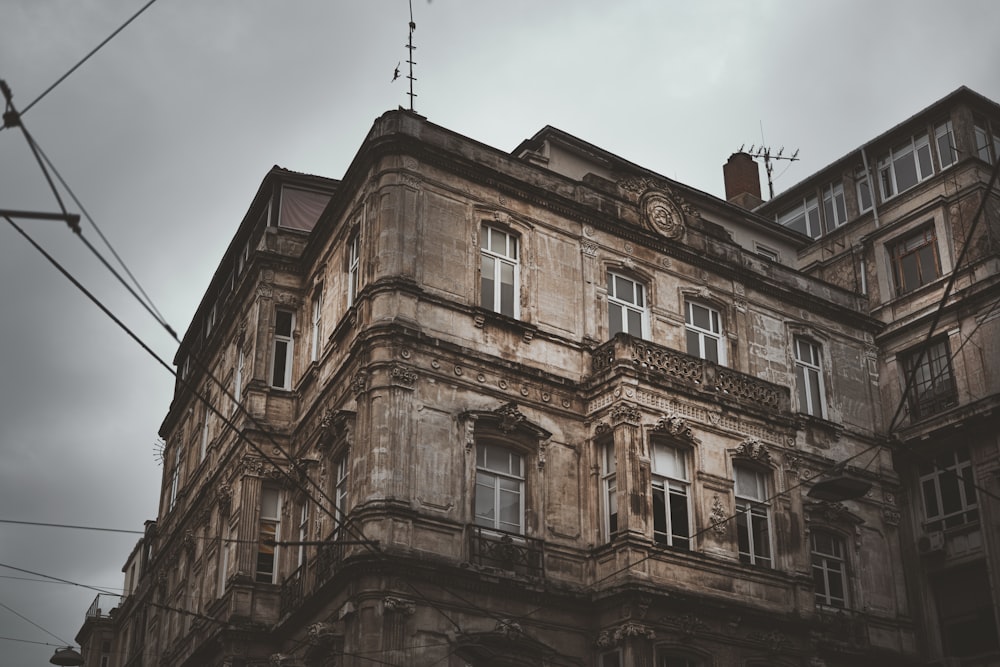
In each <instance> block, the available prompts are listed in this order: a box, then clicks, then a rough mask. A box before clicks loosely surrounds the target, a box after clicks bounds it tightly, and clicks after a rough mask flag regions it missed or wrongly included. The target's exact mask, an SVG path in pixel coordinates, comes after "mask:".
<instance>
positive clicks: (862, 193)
mask: <svg viewBox="0 0 1000 667" xmlns="http://www.w3.org/2000/svg"><path fill="white" fill-rule="evenodd" d="M854 181H855V189H856V191H857V195H858V211H860V212H861V213H867V212H868V211H870V210H872V208H873V207H874V206H875V196H874V194H873V192H872V182H871V179H870V178H869V176H868V171H867V170H866V169H865V168H864V167H860V168H858V169H857V170H856V171H855V172H854ZM866 199H867V200H868V203H867V204H865V200H866Z"/></svg>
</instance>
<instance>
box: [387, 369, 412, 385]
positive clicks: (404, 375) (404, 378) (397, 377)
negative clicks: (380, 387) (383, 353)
mask: <svg viewBox="0 0 1000 667" xmlns="http://www.w3.org/2000/svg"><path fill="white" fill-rule="evenodd" d="M389 377H390V378H391V379H392V383H393V384H395V385H399V386H402V387H412V386H413V383H414V382H416V381H417V374H416V373H414V372H413V371H412V370H410V369H408V368H406V367H405V366H393V367H392V371H391V372H390V373H389Z"/></svg>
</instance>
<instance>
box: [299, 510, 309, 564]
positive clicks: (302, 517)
mask: <svg viewBox="0 0 1000 667" xmlns="http://www.w3.org/2000/svg"><path fill="white" fill-rule="evenodd" d="M298 538H299V539H298V542H299V545H298V546H299V557H298V559H297V561H296V565H297V567H302V566H303V565H304V564H305V562H306V545H305V541H306V540H308V539H309V502H308V501H305V500H304V501H302V504H301V505H300V506H299V535H298Z"/></svg>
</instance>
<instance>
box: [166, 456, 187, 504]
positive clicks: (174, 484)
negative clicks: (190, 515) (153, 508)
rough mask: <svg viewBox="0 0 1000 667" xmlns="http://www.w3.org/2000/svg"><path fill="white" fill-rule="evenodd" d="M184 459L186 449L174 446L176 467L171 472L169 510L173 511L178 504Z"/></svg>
mask: <svg viewBox="0 0 1000 667" xmlns="http://www.w3.org/2000/svg"><path fill="white" fill-rule="evenodd" d="M183 459H184V448H183V447H181V445H180V443H177V444H176V445H174V467H173V470H172V471H171V472H170V502H169V505H168V509H173V508H174V505H176V504H177V493H178V492H179V491H180V485H181V461H183Z"/></svg>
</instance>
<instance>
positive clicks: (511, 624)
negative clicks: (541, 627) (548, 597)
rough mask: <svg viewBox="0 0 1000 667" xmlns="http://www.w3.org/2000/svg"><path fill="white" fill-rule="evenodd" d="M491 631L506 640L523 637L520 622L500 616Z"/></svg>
mask: <svg viewBox="0 0 1000 667" xmlns="http://www.w3.org/2000/svg"><path fill="white" fill-rule="evenodd" d="M493 631H494V632H496V633H498V634H500V635H502V636H503V637H504V639H508V640H510V639H520V638H522V637H524V629H523V628H522V627H521V624H520V623H518V622H517V621H513V620H511V619H509V618H501V619H500V620H499V621H497V625H496V627H495V628H494V629H493Z"/></svg>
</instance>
